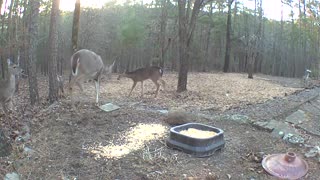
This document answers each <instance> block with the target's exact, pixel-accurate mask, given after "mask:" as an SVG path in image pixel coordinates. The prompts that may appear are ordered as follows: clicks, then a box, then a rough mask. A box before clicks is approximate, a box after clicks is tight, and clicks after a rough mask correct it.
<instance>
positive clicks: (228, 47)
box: [223, 0, 234, 72]
mask: <svg viewBox="0 0 320 180" xmlns="http://www.w3.org/2000/svg"><path fill="white" fill-rule="evenodd" d="M233 1H234V0H229V2H228V18H227V33H226V52H225V56H224V66H223V72H228V70H229V65H230V50H231V39H230V34H231V5H232V3H233Z"/></svg>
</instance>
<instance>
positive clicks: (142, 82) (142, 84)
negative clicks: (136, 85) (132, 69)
mask: <svg viewBox="0 0 320 180" xmlns="http://www.w3.org/2000/svg"><path fill="white" fill-rule="evenodd" d="M141 97H143V81H141Z"/></svg>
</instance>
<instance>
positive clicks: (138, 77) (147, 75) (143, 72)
mask: <svg viewBox="0 0 320 180" xmlns="http://www.w3.org/2000/svg"><path fill="white" fill-rule="evenodd" d="M162 74H163V70H162V69H161V68H160V67H158V66H151V67H146V68H139V69H136V70H134V71H131V72H126V73H125V74H124V75H122V76H125V77H128V78H131V79H132V80H134V81H144V80H147V79H155V80H158V79H159V78H160V77H162Z"/></svg>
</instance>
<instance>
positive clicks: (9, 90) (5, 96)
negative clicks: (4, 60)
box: [0, 60, 23, 114]
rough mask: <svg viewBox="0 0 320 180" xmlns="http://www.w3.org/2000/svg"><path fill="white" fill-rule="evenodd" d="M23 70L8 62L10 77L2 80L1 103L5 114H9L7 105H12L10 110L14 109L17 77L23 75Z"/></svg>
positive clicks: (0, 89)
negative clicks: (13, 100)
mask: <svg viewBox="0 0 320 180" xmlns="http://www.w3.org/2000/svg"><path fill="white" fill-rule="evenodd" d="M22 72H23V70H22V69H21V68H19V67H18V66H17V65H16V64H13V63H11V62H10V60H8V77H7V79H5V80H0V102H1V104H2V107H3V111H4V113H5V114H7V113H8V108H7V106H6V103H9V104H10V106H11V107H10V109H11V110H12V108H13V103H12V99H13V95H14V93H15V91H16V75H18V74H20V73H22Z"/></svg>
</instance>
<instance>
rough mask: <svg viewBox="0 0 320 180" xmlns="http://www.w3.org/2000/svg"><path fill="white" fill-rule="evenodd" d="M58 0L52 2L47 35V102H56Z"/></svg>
mask: <svg viewBox="0 0 320 180" xmlns="http://www.w3.org/2000/svg"><path fill="white" fill-rule="evenodd" d="M59 4H60V0H54V1H53V3H52V9H51V19H50V34H49V63H48V65H49V67H50V68H49V101H50V103H54V102H55V101H57V100H58V81H57V74H58V73H57V62H58V29H57V27H58V18H59Z"/></svg>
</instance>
